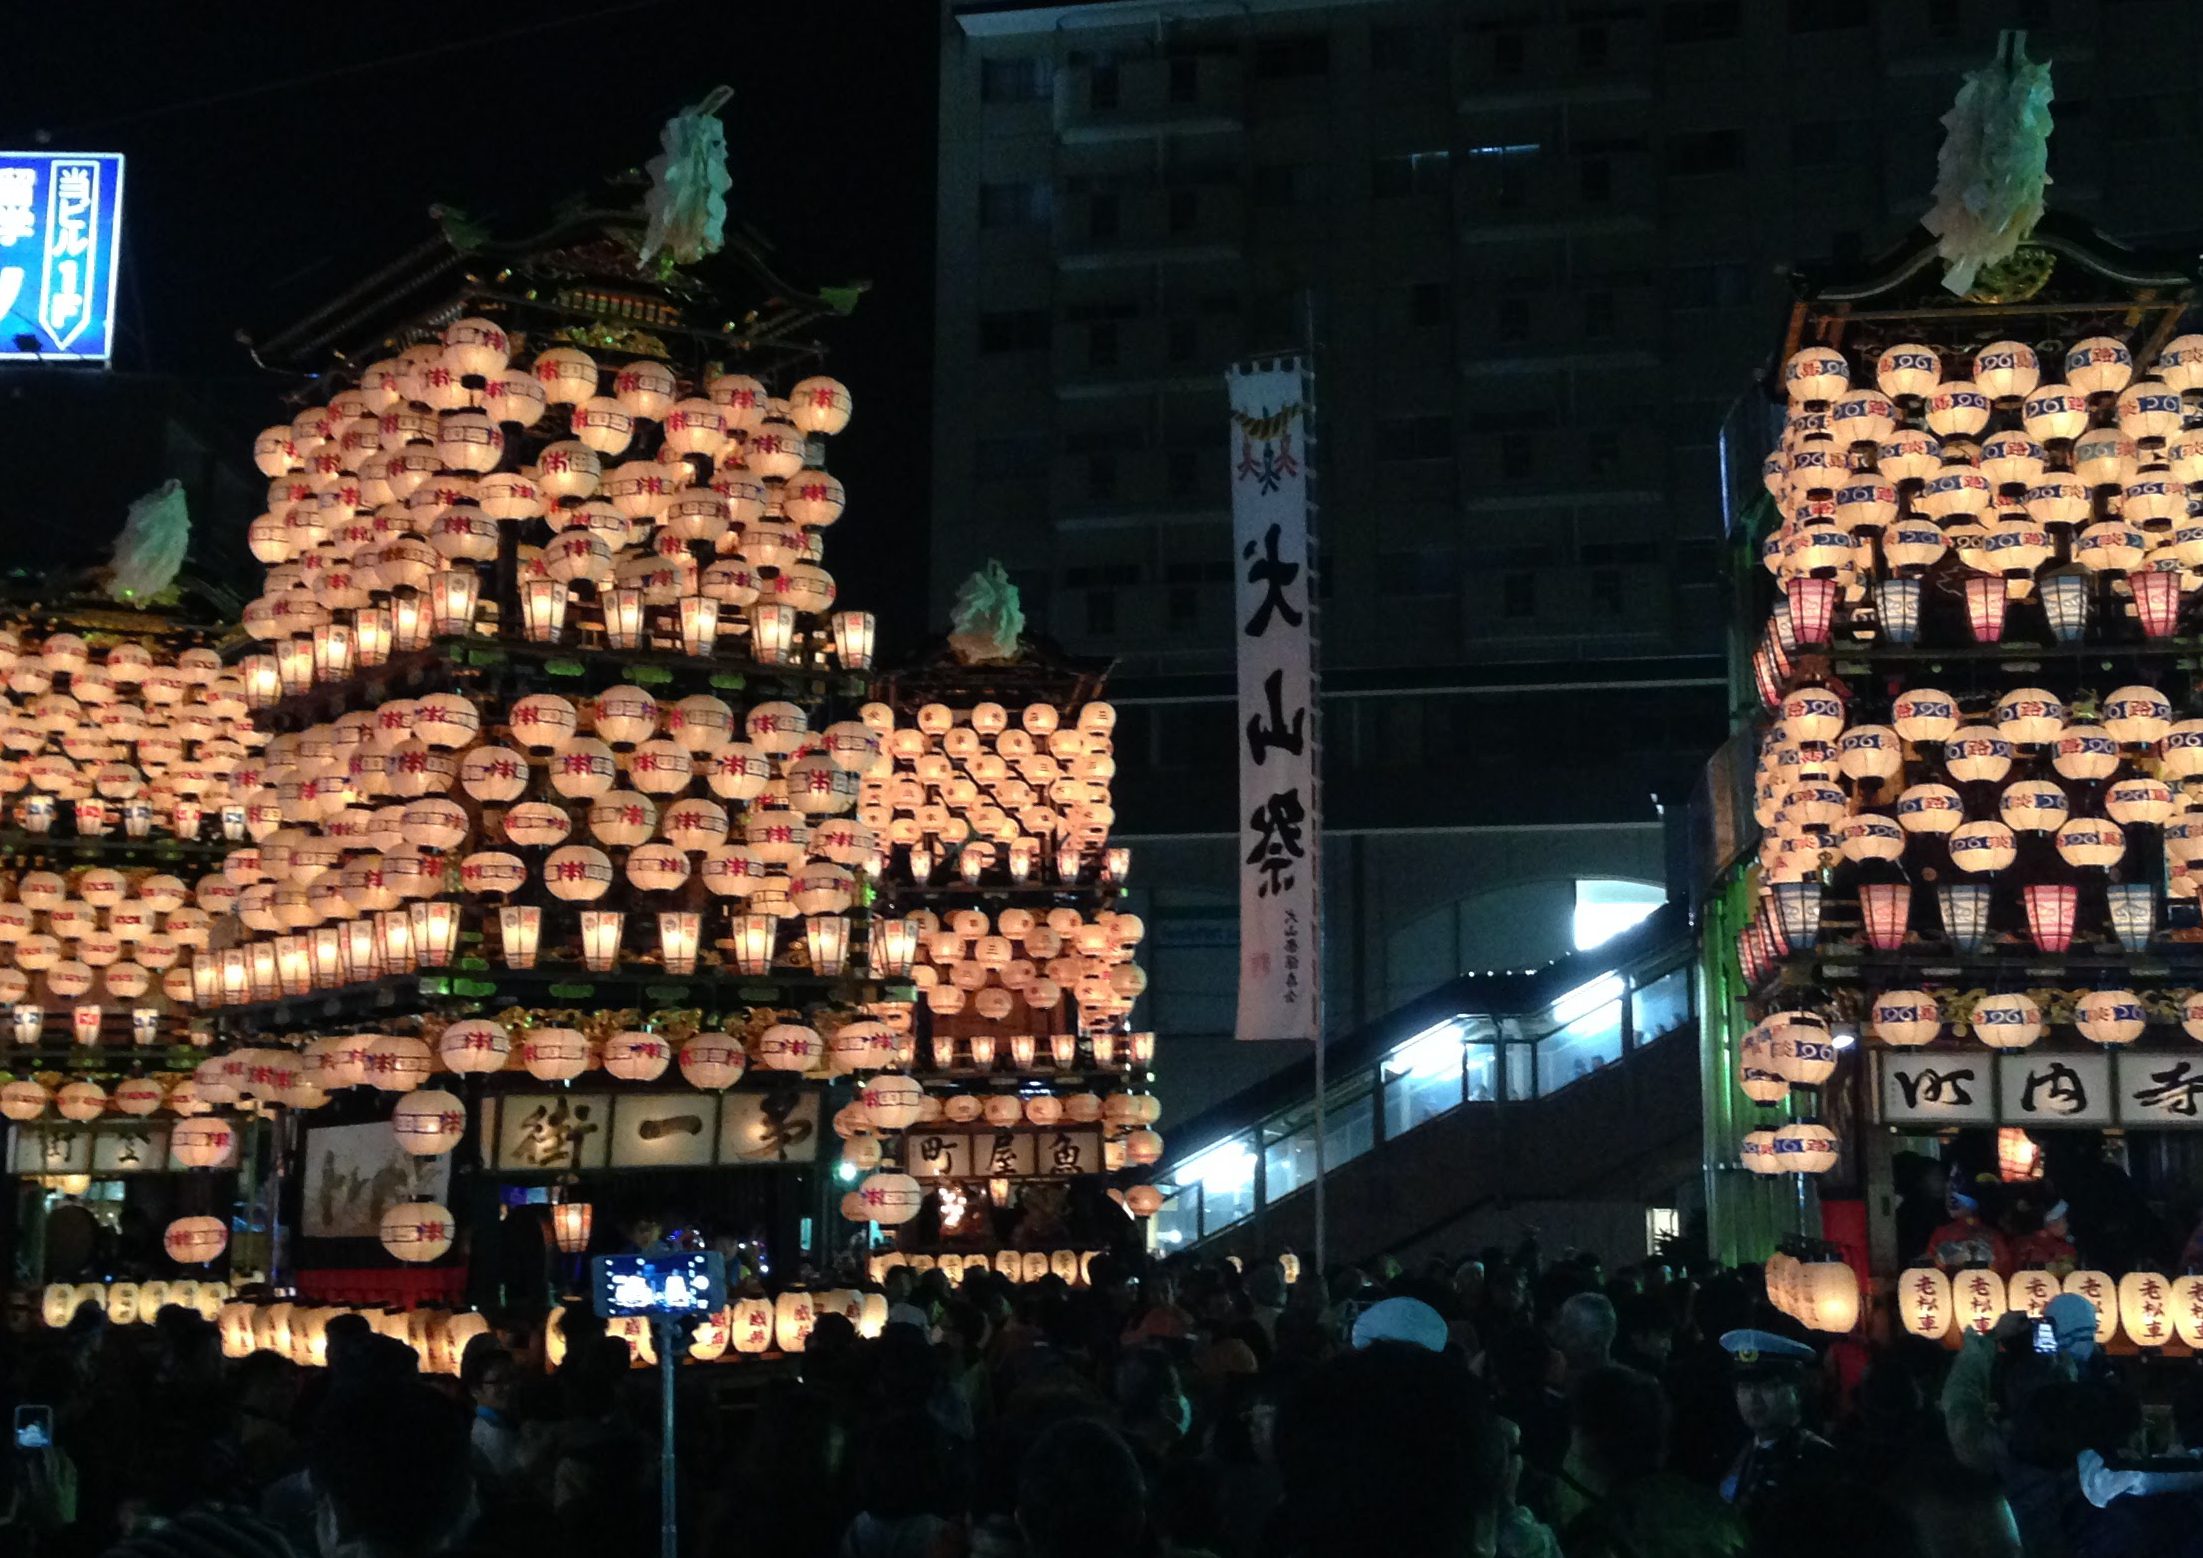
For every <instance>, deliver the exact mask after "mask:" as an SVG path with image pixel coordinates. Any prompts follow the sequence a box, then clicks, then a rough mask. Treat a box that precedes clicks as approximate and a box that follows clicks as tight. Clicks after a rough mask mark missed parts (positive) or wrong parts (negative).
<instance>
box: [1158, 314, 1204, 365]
mask: <svg viewBox="0 0 2203 1558" xmlns="http://www.w3.org/2000/svg"><path fill="white" fill-rule="evenodd" d="M1163 350H1164V352H1165V353H1166V354H1167V355H1168V356H1169V358H1170V360H1171V361H1172V362H1174V363H1175V362H1191V361H1193V359H1194V357H1195V356H1196V355H1198V354H1199V352H1200V350H1201V327H1200V326H1199V325H1196V324H1195V323H1194V322H1193V321H1192V320H1190V319H1173V320H1172V321H1171V322H1170V327H1169V329H1167V330H1166V331H1165V332H1164V334H1163Z"/></svg>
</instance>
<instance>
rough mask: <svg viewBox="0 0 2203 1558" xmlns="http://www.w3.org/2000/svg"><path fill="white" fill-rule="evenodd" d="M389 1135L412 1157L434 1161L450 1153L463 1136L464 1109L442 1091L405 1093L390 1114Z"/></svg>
mask: <svg viewBox="0 0 2203 1558" xmlns="http://www.w3.org/2000/svg"><path fill="white" fill-rule="evenodd" d="M390 1131H391V1134H392V1135H394V1136H396V1137H397V1139H398V1145H399V1146H400V1147H402V1148H403V1149H404V1150H405V1151H407V1152H409V1153H411V1154H413V1155H414V1156H415V1157H420V1158H432V1157H435V1156H437V1155H438V1154H439V1153H445V1152H449V1151H451V1149H452V1148H454V1147H456V1146H458V1145H459V1142H460V1140H461V1138H463V1137H464V1136H465V1135H466V1133H467V1110H466V1105H464V1104H462V1103H461V1102H460V1101H459V1100H458V1098H457V1097H456V1096H454V1095H453V1094H450V1093H447V1092H445V1091H444V1090H443V1089H442V1088H425V1089H423V1090H422V1091H420V1092H417V1093H408V1094H407V1095H406V1096H405V1097H403V1098H401V1099H399V1100H398V1107H397V1108H396V1109H395V1110H394V1111H392V1113H391V1116H390Z"/></svg>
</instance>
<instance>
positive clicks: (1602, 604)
mask: <svg viewBox="0 0 2203 1558" xmlns="http://www.w3.org/2000/svg"><path fill="white" fill-rule="evenodd" d="M1591 606H1592V609H1593V610H1594V611H1597V612H1599V613H1600V614H1601V615H1604V616H1610V617H1618V616H1620V615H1621V614H1622V571H1621V570H1620V569H1619V568H1594V569H1592V570H1591Z"/></svg>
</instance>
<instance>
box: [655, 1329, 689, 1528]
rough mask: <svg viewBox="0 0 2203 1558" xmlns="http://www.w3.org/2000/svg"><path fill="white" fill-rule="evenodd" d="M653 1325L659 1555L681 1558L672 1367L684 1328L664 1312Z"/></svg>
mask: <svg viewBox="0 0 2203 1558" xmlns="http://www.w3.org/2000/svg"><path fill="white" fill-rule="evenodd" d="M650 1324H651V1326H652V1328H653V1329H655V1330H656V1331H657V1333H658V1558H680V1551H681V1543H680V1538H679V1535H678V1529H679V1519H680V1517H679V1514H678V1506H677V1505H676V1503H675V1499H674V1484H673V1478H674V1455H673V1378H674V1375H673V1370H674V1366H675V1359H674V1355H673V1353H674V1348H675V1347H676V1346H677V1345H678V1344H679V1342H680V1338H681V1327H680V1325H679V1324H678V1323H677V1322H676V1320H675V1319H674V1317H673V1316H672V1315H670V1314H666V1313H664V1312H660V1313H656V1314H653V1315H652V1316H651V1317H650Z"/></svg>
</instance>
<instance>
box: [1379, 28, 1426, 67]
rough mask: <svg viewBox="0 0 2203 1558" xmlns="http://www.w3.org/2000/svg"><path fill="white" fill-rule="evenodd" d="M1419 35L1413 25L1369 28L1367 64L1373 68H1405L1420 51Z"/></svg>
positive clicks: (1410, 64) (1413, 60)
mask: <svg viewBox="0 0 2203 1558" xmlns="http://www.w3.org/2000/svg"><path fill="white" fill-rule="evenodd" d="M1421 37H1422V35H1421V34H1420V33H1418V32H1417V31H1416V30H1415V29H1414V28H1413V27H1372V28H1370V29H1369V64H1370V68H1371V69H1373V70H1406V69H1408V68H1409V67H1410V66H1412V65H1413V64H1414V63H1415V58H1416V55H1417V54H1418V53H1419V52H1421Z"/></svg>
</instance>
